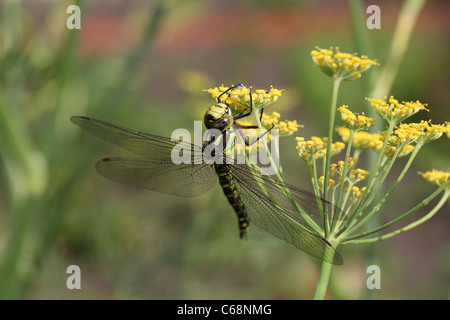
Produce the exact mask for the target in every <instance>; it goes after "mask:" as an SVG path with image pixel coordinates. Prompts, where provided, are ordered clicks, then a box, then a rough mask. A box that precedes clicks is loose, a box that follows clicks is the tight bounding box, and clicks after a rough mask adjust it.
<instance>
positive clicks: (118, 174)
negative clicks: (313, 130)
mask: <svg viewBox="0 0 450 320" xmlns="http://www.w3.org/2000/svg"><path fill="white" fill-rule="evenodd" d="M96 169H97V171H98V172H99V173H100V174H101V175H102V176H104V177H105V178H108V179H110V180H113V181H116V182H120V183H124V184H127V185H131V186H135V187H140V188H146V189H149V190H154V191H158V192H162V193H166V194H173V195H176V196H180V197H195V196H198V195H201V194H203V193H205V192H206V191H208V190H209V189H211V188H212V187H213V186H214V184H215V183H216V180H217V175H216V173H215V171H214V169H213V168H212V167H211V165H208V164H201V165H192V164H180V165H175V164H173V162H172V160H171V159H170V158H169V159H151V158H120V157H116V158H105V159H103V160H100V161H99V162H97V165H96Z"/></svg>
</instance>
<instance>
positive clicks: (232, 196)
mask: <svg viewBox="0 0 450 320" xmlns="http://www.w3.org/2000/svg"><path fill="white" fill-rule="evenodd" d="M215 169H216V172H217V175H218V176H219V183H220V185H221V187H222V190H223V193H224V194H225V196H226V197H227V199H228V202H229V203H230V205H231V206H232V207H233V209H234V211H235V212H236V214H237V217H238V224H239V232H240V237H241V238H244V237H245V236H246V234H247V232H248V229H249V227H250V219H249V218H248V215H247V209H246V208H245V205H244V203H243V202H242V200H241V197H240V196H239V194H238V192H237V190H236V184H235V183H234V179H233V172H232V170H230V167H229V166H227V165H220V164H216V165H215Z"/></svg>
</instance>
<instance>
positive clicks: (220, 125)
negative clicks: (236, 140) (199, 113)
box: [203, 103, 233, 131]
mask: <svg viewBox="0 0 450 320" xmlns="http://www.w3.org/2000/svg"><path fill="white" fill-rule="evenodd" d="M203 122H204V123H205V127H206V128H207V129H218V130H220V131H225V130H227V129H229V128H230V127H231V126H232V125H233V116H232V115H231V110H230V108H229V107H228V106H227V105H226V104H225V103H218V104H215V105H213V106H211V107H209V109H208V111H206V113H205V117H204V118H203Z"/></svg>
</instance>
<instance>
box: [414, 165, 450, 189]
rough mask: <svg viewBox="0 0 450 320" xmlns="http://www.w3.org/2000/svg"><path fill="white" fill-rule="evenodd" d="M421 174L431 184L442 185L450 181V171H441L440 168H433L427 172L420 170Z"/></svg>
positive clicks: (449, 185)
mask: <svg viewBox="0 0 450 320" xmlns="http://www.w3.org/2000/svg"><path fill="white" fill-rule="evenodd" d="M419 174H420V175H421V176H422V177H423V178H424V179H425V180H426V181H427V182H428V183H430V184H432V185H435V186H438V187H440V186H441V185H443V184H444V183H447V184H448V182H449V181H450V171H448V172H445V171H439V170H435V169H433V170H431V171H427V172H425V173H423V172H419ZM448 187H449V188H450V184H448Z"/></svg>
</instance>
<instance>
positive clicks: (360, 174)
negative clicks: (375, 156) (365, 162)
mask: <svg viewBox="0 0 450 320" xmlns="http://www.w3.org/2000/svg"><path fill="white" fill-rule="evenodd" d="M368 175H369V171H367V170H363V169H353V170H350V174H349V176H348V177H349V179H350V180H352V181H353V183H357V182H359V181H362V180H364V179H365V178H367V176H368Z"/></svg>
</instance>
